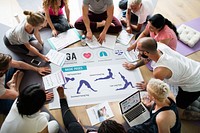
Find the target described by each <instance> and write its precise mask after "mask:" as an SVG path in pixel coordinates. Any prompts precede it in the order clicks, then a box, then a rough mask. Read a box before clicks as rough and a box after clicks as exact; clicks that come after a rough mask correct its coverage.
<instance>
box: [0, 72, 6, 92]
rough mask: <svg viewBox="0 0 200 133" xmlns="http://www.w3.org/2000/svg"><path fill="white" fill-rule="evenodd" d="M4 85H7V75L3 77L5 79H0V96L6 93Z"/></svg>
mask: <svg viewBox="0 0 200 133" xmlns="http://www.w3.org/2000/svg"><path fill="white" fill-rule="evenodd" d="M4 83H5V74H4V75H3V77H0V96H2V95H3V94H4V93H5V92H6V89H5V87H4V85H5V84H4Z"/></svg>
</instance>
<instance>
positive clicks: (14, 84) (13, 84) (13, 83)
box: [7, 70, 24, 92]
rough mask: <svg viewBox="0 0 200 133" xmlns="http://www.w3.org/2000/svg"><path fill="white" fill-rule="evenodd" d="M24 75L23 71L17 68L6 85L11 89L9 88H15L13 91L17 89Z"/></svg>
mask: <svg viewBox="0 0 200 133" xmlns="http://www.w3.org/2000/svg"><path fill="white" fill-rule="evenodd" d="M23 76H24V73H23V72H22V71H20V70H17V71H16V72H15V73H14V74H13V76H12V79H11V80H10V81H8V82H7V86H8V87H9V88H10V89H11V90H15V91H17V92H18V91H19V86H20V83H21V80H22V78H23Z"/></svg>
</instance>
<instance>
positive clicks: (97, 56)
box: [61, 45, 143, 107]
mask: <svg viewBox="0 0 200 133" xmlns="http://www.w3.org/2000/svg"><path fill="white" fill-rule="evenodd" d="M124 51H126V47H125V46H121V45H120V46H116V47H115V50H110V49H105V48H98V49H90V48H88V47H84V48H75V49H64V50H62V51H61V52H63V53H65V54H66V55H67V58H66V61H65V63H64V65H63V67H62V72H63V74H64V77H65V81H66V84H65V85H64V87H65V94H66V96H67V100H68V104H69V106H70V107H71V106H80V105H88V104H97V103H102V102H103V101H108V102H110V101H120V100H122V99H124V98H125V97H127V96H129V95H131V94H132V93H134V92H135V90H136V87H135V86H136V83H137V82H141V81H143V78H142V76H141V73H140V70H139V69H136V70H133V71H129V70H126V69H125V68H124V67H123V66H122V63H124V62H125V61H126V58H125V57H124V55H123V53H124ZM133 57H134V56H133Z"/></svg>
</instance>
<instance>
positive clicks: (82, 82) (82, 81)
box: [77, 80, 97, 94]
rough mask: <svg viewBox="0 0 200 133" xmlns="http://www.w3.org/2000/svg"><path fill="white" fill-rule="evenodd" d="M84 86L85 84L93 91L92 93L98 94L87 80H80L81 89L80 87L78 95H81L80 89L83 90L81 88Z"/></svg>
mask: <svg viewBox="0 0 200 133" xmlns="http://www.w3.org/2000/svg"><path fill="white" fill-rule="evenodd" d="M83 84H85V85H86V86H87V87H88V88H89V89H91V90H92V91H94V92H97V90H94V89H93V88H92V87H91V85H90V84H89V83H88V82H87V81H86V80H80V83H79V87H78V89H77V94H80V92H79V91H80V89H81V87H82V85H83Z"/></svg>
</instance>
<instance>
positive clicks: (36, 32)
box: [34, 28, 44, 45]
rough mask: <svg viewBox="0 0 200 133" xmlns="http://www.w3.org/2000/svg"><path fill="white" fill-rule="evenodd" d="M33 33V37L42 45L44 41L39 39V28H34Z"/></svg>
mask: <svg viewBox="0 0 200 133" xmlns="http://www.w3.org/2000/svg"><path fill="white" fill-rule="evenodd" d="M34 35H35V38H36V39H37V40H38V42H39V43H40V44H41V45H43V44H44V42H43V41H42V39H41V36H40V32H39V29H38V28H35V29H34Z"/></svg>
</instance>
